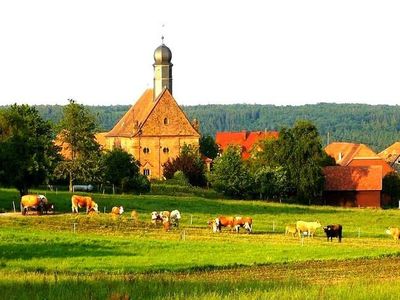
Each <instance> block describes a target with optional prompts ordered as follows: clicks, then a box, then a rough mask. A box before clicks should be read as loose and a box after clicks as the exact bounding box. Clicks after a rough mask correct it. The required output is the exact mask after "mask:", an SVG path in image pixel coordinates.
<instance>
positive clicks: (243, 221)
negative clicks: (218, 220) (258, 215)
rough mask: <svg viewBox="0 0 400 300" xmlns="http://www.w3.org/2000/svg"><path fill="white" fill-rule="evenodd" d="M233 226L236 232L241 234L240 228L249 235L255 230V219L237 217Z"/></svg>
mask: <svg viewBox="0 0 400 300" xmlns="http://www.w3.org/2000/svg"><path fill="white" fill-rule="evenodd" d="M233 226H234V228H235V231H236V232H239V229H240V227H243V228H244V229H246V230H247V232H248V233H251V232H252V230H253V219H252V218H250V217H235V218H234V220H233Z"/></svg>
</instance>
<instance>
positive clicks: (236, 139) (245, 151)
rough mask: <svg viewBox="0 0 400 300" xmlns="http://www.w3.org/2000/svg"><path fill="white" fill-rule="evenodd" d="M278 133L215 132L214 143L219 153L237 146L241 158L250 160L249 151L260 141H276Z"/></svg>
mask: <svg viewBox="0 0 400 300" xmlns="http://www.w3.org/2000/svg"><path fill="white" fill-rule="evenodd" d="M278 136H279V132H278V131H246V130H243V131H237V132H229V131H225V132H217V134H216V136H215V142H216V144H217V145H218V147H219V148H220V151H221V152H223V151H225V150H226V149H227V148H228V147H229V146H230V145H232V146H239V147H240V149H241V152H242V158H243V159H248V158H250V151H251V150H252V148H253V146H254V145H255V144H256V143H257V142H258V141H260V140H265V139H277V138H278Z"/></svg>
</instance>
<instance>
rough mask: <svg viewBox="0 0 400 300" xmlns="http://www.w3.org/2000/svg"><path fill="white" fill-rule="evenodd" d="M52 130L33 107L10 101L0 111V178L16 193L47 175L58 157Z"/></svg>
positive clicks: (40, 181)
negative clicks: (11, 103) (10, 104)
mask: <svg viewBox="0 0 400 300" xmlns="http://www.w3.org/2000/svg"><path fill="white" fill-rule="evenodd" d="M58 150H59V149H58V148H57V147H56V146H55V145H54V144H53V132H52V130H51V126H50V124H49V123H48V122H46V121H44V120H43V119H42V118H41V117H40V116H39V114H38V112H37V110H36V109H35V108H34V107H30V106H28V105H17V104H14V105H12V106H10V107H9V108H7V109H4V110H2V111H0V162H1V165H0V182H1V183H2V184H3V185H6V186H14V187H15V188H17V189H18V191H19V193H20V195H21V196H22V195H25V194H27V193H28V190H29V188H31V187H32V186H34V185H38V184H42V183H44V182H46V181H48V179H49V178H50V177H51V174H52V172H53V170H54V167H55V164H56V162H57V161H58V159H59V156H58V154H57V151H58Z"/></svg>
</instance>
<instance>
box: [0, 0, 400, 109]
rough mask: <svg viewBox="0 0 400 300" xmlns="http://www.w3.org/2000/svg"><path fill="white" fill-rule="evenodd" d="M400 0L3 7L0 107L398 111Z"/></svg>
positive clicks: (150, 0)
mask: <svg viewBox="0 0 400 300" xmlns="http://www.w3.org/2000/svg"><path fill="white" fill-rule="evenodd" d="M399 15H400V1H386V0H381V1H369V0H360V1H358V0H357V1H356V0H346V1H342V0H336V1H325V0H302V1H300V0H279V1H268V0H265V1H257V0H253V1H236V0H217V1H216V0H213V1H212V0H202V1H182V0H180V1H178V0H169V1H165V0H164V1H162V0H160V1H156V0H146V1H132V0H127V1H125V0H114V1H104V0H93V1H92V0H78V1H77V0H68V1H62V0H49V1H47V0H35V1H32V0H29V1H23V0H13V1H11V0H9V1H7V0H0V41H1V43H0V105H5V104H12V103H26V104H61V105H65V104H67V103H68V101H67V100H68V99H74V100H76V101H77V102H78V103H81V104H85V105H116V104H133V103H134V102H135V101H136V100H137V99H138V98H139V96H140V95H141V94H142V93H143V92H144V90H145V89H146V88H151V87H152V86H153V66H152V64H153V62H154V60H153V53H154V50H155V49H156V48H157V47H158V46H159V45H160V44H161V36H162V35H163V36H164V37H165V39H164V42H165V44H166V45H167V46H168V47H169V48H170V49H171V51H172V63H173V64H174V66H173V93H174V98H175V99H176V100H177V102H178V103H179V104H182V105H197V104H232V103H249V104H255V103H257V104H275V105H303V104H313V103H318V102H330V103H333V102H335V103H368V104H390V105H396V104H400V35H399V31H400V18H399Z"/></svg>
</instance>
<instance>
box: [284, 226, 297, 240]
mask: <svg viewBox="0 0 400 300" xmlns="http://www.w3.org/2000/svg"><path fill="white" fill-rule="evenodd" d="M288 234H291V235H292V236H293V237H295V236H296V234H297V228H296V225H295V224H289V225H286V228H285V235H288Z"/></svg>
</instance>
